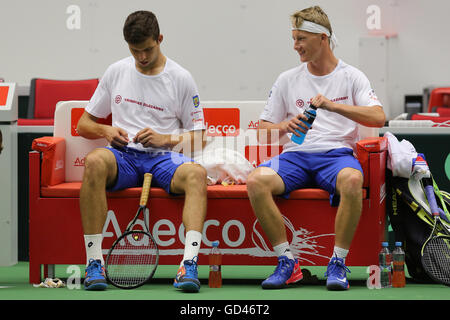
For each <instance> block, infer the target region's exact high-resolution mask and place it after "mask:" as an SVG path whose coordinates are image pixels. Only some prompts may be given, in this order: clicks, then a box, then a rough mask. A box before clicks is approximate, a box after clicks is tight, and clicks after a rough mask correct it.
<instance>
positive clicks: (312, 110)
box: [291, 104, 317, 144]
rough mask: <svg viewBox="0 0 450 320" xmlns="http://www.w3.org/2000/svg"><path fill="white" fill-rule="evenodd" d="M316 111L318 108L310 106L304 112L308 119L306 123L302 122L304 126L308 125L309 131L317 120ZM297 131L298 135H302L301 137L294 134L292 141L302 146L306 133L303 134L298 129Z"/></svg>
mask: <svg viewBox="0 0 450 320" xmlns="http://www.w3.org/2000/svg"><path fill="white" fill-rule="evenodd" d="M316 110H317V108H316V107H315V106H314V105H312V104H310V105H309V107H308V108H306V110H305V111H304V112H303V115H305V116H306V117H307V118H308V119H307V120H306V121H305V120H302V119H301V120H300V121H302V122H303V123H304V124H306V125H307V126H308V129H309V128H311V125H312V123H313V122H314V120H315V119H316V115H317V112H316ZM295 131H296V132H297V133H298V134H300V137H298V136H296V135H295V134H292V137H291V140H292V141H294V142H295V143H297V144H302V143H303V141H304V140H305V135H306V133H303V132H301V131H300V130H298V129H296V130H295Z"/></svg>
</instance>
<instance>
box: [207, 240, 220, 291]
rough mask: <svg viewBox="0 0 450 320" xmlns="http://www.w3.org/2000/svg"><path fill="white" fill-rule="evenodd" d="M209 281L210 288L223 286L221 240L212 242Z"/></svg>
mask: <svg viewBox="0 0 450 320" xmlns="http://www.w3.org/2000/svg"><path fill="white" fill-rule="evenodd" d="M208 259H209V281H208V285H209V287H210V288H220V287H222V270H221V269H222V253H221V252H220V250H219V241H214V242H213V243H212V248H211V251H210V252H209V257H208Z"/></svg>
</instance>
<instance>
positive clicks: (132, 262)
mask: <svg viewBox="0 0 450 320" xmlns="http://www.w3.org/2000/svg"><path fill="white" fill-rule="evenodd" d="M151 182H152V175H151V174H150V173H146V174H145V175H144V183H143V186H142V193H141V199H140V202H139V208H138V211H137V213H136V215H135V216H134V218H133V220H131V222H130V223H129V224H128V226H127V228H126V230H125V231H124V232H123V233H122V235H121V236H120V237H119V238H117V240H116V241H114V243H113V245H112V247H111V249H109V252H108V255H107V257H106V261H105V273H106V278H107V279H108V280H109V281H110V282H111V283H112V284H113V285H114V286H116V287H118V288H122V289H134V288H137V287H140V286H142V285H143V284H144V283H146V282H147V281H149V280H150V279H151V278H152V277H153V275H154V273H155V271H156V268H157V266H158V258H159V251H158V246H157V245H156V242H155V240H154V239H153V237H152V235H151V234H150V232H149V230H148V226H147V222H146V219H145V211H146V209H147V200H148V195H149V192H150V185H151ZM141 214H142V217H143V221H144V223H143V225H144V228H143V229H144V230H142V228H140V229H136V228H135V227H136V225H137V223H136V221H137V219H138V217H139V216H140V215H141Z"/></svg>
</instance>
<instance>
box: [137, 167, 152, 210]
mask: <svg viewBox="0 0 450 320" xmlns="http://www.w3.org/2000/svg"><path fill="white" fill-rule="evenodd" d="M152 177H153V176H152V174H151V173H146V174H144V183H143V185H142V193H141V200H140V202H139V205H141V206H145V205H147V200H148V194H149V192H150V185H151V184H152Z"/></svg>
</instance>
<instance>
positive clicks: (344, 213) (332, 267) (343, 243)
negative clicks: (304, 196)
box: [326, 168, 363, 290]
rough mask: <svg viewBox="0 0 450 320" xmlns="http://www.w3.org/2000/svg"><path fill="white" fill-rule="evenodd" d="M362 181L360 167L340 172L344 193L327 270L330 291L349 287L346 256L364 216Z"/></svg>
mask: <svg viewBox="0 0 450 320" xmlns="http://www.w3.org/2000/svg"><path fill="white" fill-rule="evenodd" d="M362 184H363V175H362V174H361V172H360V171H359V170H356V169H353V168H344V169H342V170H341V171H340V172H339V173H338V176H337V181H336V191H337V192H338V194H339V195H340V203H339V207H338V210H337V214H336V218H335V225H334V229H335V235H336V236H335V246H334V250H333V256H332V258H331V261H330V263H329V265H328V268H327V272H326V275H327V288H328V289H329V290H346V289H348V288H349V284H348V280H347V277H346V272H349V270H348V268H347V267H346V266H345V258H346V257H347V253H348V250H349V248H350V245H351V242H352V240H353V236H354V234H355V231H356V228H357V226H358V222H359V218H360V217H361V211H362Z"/></svg>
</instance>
